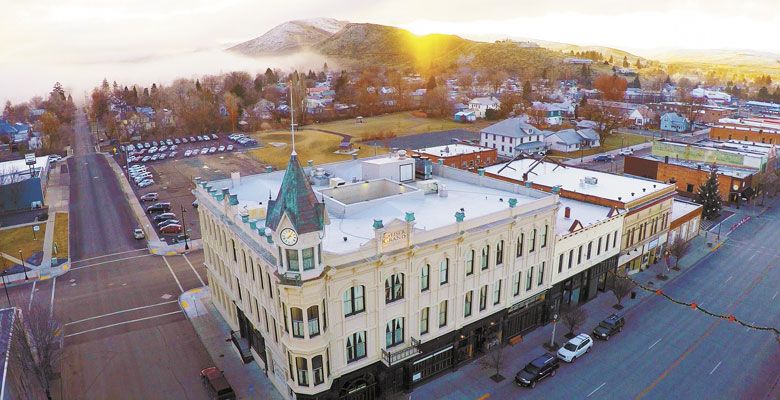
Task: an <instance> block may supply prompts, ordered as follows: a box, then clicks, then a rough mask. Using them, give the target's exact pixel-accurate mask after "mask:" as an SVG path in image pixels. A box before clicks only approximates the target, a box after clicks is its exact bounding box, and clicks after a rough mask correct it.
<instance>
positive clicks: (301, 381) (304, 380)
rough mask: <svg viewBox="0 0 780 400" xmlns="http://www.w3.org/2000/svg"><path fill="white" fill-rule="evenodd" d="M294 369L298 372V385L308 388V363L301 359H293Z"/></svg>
mask: <svg viewBox="0 0 780 400" xmlns="http://www.w3.org/2000/svg"><path fill="white" fill-rule="evenodd" d="M295 369H296V370H297V371H298V385H299V386H309V363H308V362H307V361H306V359H305V358H303V357H295Z"/></svg>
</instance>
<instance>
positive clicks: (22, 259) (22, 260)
mask: <svg viewBox="0 0 780 400" xmlns="http://www.w3.org/2000/svg"><path fill="white" fill-rule="evenodd" d="M19 261H21V262H22V271H24V280H28V279H30V278H29V277H28V276H27V267H25V266H24V256H22V249H19Z"/></svg>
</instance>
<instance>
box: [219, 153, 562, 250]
mask: <svg viewBox="0 0 780 400" xmlns="http://www.w3.org/2000/svg"><path fill="white" fill-rule="evenodd" d="M385 159H388V158H387V157H386V156H380V157H379V158H376V159H369V160H350V161H346V162H341V163H334V164H325V165H316V166H315V167H320V168H323V169H324V170H325V172H326V173H327V174H328V176H330V177H338V178H342V179H344V181H346V184H345V185H344V186H340V187H339V188H338V189H335V190H336V191H340V190H350V189H349V187H350V186H351V185H356V186H358V185H367V184H368V183H367V182H366V181H363V180H362V179H361V176H362V172H361V163H362V162H364V161H366V162H369V163H373V162H382V161H383V160H385ZM445 168H446V167H445ZM304 171H306V172H307V173H308V172H309V171H310V168H304ZM460 172H463V174H468V176H469V177H471V178H473V179H474V180H477V178H479V179H480V180H483V181H484V182H494V183H495V185H493V186H496V187H498V186H502V185H503V186H505V187H511V186H513V185H509V184H508V183H507V182H499V181H497V180H495V179H492V178H488V177H478V176H477V175H476V174H473V173H468V172H466V171H460ZM283 176H284V171H276V172H272V173H267V174H258V175H251V176H244V177H241V179H240V183H239V184H238V185H236V186H234V185H233V183H232V182H233V181H231V180H230V179H225V180H220V181H213V182H209V183H210V184H211V185H212V186H213V187H214V188H215V189H221V188H223V187H225V188H229V189H230V193H231V194H236V195H237V197H238V201H239V204H238V208H239V209H241V208H244V207H246V208H247V209H252V208H255V207H257V206H258V205H259V204H262V205H264V206H265V205H267V204H268V199H269V196H270V197H272V198H275V197H276V195H277V193H278V192H279V187H280V186H281V183H282V177H283ZM432 180H435V181H437V182H438V189H439V191H441V190H442V189H443V188H444V190H445V191H446V197H442V196H440V195H439V194H438V193H432V194H424V193H423V192H426V191H427V187H426V186H425V185H426V181H414V182H405V183H404V184H403V185H401V184H400V183H397V182H395V183H394V185H396V187H397V188H398V189H396V190H397V191H399V193H395V192H394V191H389V190H387V192H388V195H387V196H384V197H378V198H377V197H376V196H372V198H367V199H366V200H365V201H364V202H360V201H357V200H355V199H353V198H350V199H349V202H348V203H349V204H346V203H344V204H346V206H347V207H351V209H350V210H349V211H348V212H346V213H344V214H343V216H341V215H339V213H338V210H335V211H336V212H334V210H333V209H332V204H329V203H331V202H329V201H326V202H325V203H326V210H328V211H327V212H328V219H329V221H330V223H329V224H327V225H326V226H325V237H324V239H323V242H322V243H323V249H324V250H325V251H329V252H333V253H339V254H344V253H348V252H352V251H355V250H358V248H359V247H360V246H361V245H363V244H365V243H368V242H369V241H371V240H372V239H373V238H374V228H373V223H374V220H375V219H381V220H382V221H383V223H384V225H385V226H387V225H388V224H389V223H390V222H391V221H393V220H394V219H399V220H401V221H404V217H405V213H406V212H413V213H414V216H415V229H423V230H431V229H436V228H440V227H444V226H447V225H451V224H454V223H455V213H456V212H458V211H460V210H461V208H462V209H463V210H464V212H465V215H466V218H465V220H466V221H469V220H474V219H479V218H481V217H485V216H487V215H489V214H492V213H494V212H497V211H501V210H506V209H508V208H509V199H510V198H514V199H517V207H520V206H522V205H524V204H528V203H531V202H533V201H536V200H538V199H541V198H544V197H548V196H552V194H549V193H544V192H540V191H536V190H525V188H519V187H517V186H516V185H514V187H515V188H517V189H518V191H521V192H526V193H517V192H512V191H510V190H502V189H497V188H493V187H487V186H486V185H478V184H473V183H469V182H465V181H460V180H455V179H449V178H444V177H441V176H438V175H434V176H433V177H432ZM353 181H354V183H353ZM382 185H383V186H384V185H387V184H386V183H382ZM403 187H410V188H411V189H412V190H411V192H410V191H409V190H408V189H403ZM313 189H314V192H315V193H316V194H317V197H318V198H320V199H322V198H323V194H327V193H333V191H334V190H333V189H331V188H330V187H329V186H327V185H321V186H313ZM400 191H403V192H405V193H400ZM336 200H338V199H336ZM361 203H365V204H361ZM264 224H265V221H263V220H261V221H258V223H257V226H258V227H261V226H264ZM344 238H346V240H345V239H344Z"/></svg>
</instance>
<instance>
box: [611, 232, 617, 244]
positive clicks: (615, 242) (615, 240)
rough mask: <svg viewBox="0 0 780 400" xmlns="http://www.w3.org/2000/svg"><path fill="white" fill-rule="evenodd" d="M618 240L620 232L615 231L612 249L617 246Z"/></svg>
mask: <svg viewBox="0 0 780 400" xmlns="http://www.w3.org/2000/svg"><path fill="white" fill-rule="evenodd" d="M617 238H618V231H615V233H614V234H613V235H612V247H616V246H617Z"/></svg>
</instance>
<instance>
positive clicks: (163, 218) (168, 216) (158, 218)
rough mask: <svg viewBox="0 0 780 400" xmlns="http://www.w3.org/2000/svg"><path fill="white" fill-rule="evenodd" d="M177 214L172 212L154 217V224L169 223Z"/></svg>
mask: <svg viewBox="0 0 780 400" xmlns="http://www.w3.org/2000/svg"><path fill="white" fill-rule="evenodd" d="M175 218H176V214H174V213H172V212H164V213H162V214H158V215H155V216H154V223H155V224H159V223H160V222H163V221H167V220H169V219H175Z"/></svg>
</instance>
